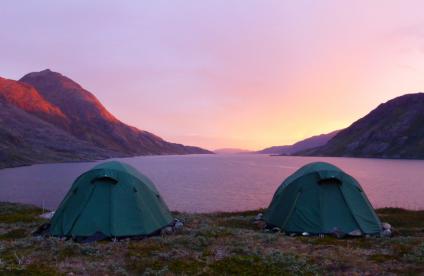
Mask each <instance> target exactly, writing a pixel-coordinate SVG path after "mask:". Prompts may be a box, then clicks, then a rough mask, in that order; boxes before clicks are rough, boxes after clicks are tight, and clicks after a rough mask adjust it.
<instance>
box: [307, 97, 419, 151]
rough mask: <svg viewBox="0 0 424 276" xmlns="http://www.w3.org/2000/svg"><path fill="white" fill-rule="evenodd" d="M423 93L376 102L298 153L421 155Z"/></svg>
mask: <svg viewBox="0 0 424 276" xmlns="http://www.w3.org/2000/svg"><path fill="white" fill-rule="evenodd" d="M423 126H424V93H416V94H407V95H403V96H400V97H397V98H395V99H392V100H390V101H388V102H386V103H383V104H380V105H379V106H378V107H377V108H376V109H374V110H373V111H371V112H370V113H369V114H368V115H366V116H365V117H363V118H361V119H359V120H357V121H356V122H354V123H353V124H352V125H351V126H349V127H348V128H346V129H344V130H342V131H340V132H339V133H338V134H337V135H336V136H335V137H333V139H331V140H330V141H329V142H328V143H327V144H326V145H324V146H322V147H318V148H315V149H311V150H306V151H303V152H300V154H301V155H316V156H352V157H375V158H412V159H423V158H424V127H423Z"/></svg>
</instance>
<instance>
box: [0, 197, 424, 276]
mask: <svg viewBox="0 0 424 276" xmlns="http://www.w3.org/2000/svg"><path fill="white" fill-rule="evenodd" d="M257 212H258V211H251V212H242V213H216V214H184V213H176V214H175V216H176V217H178V218H180V219H182V220H183V221H185V229H184V230H183V231H182V232H181V233H177V234H172V235H167V236H158V237H152V238H148V239H145V240H141V241H128V240H125V241H120V242H97V243H93V244H77V243H74V242H71V241H64V240H60V239H57V238H48V239H44V238H39V237H32V236H31V235H30V233H31V232H32V231H33V230H34V229H36V227H37V226H38V225H40V224H41V223H43V222H45V221H44V220H43V219H40V218H39V217H38V215H39V214H40V213H41V210H40V209H38V208H36V207H33V206H27V205H18V204H10V203H0V274H1V275H3V274H6V275H8V274H10V275H57V274H65V275H80V274H96V275H99V274H109V275H115V274H116V275H128V274H129V275H133V274H145V275H174V274H177V275H181V274H186V275H193V274H203V275H228V274H241V275H291V274H292V275H299V274H309V275H313V274H323V275H328V274H349V275H352V274H368V275H378V274H384V275H387V274H402V275H404V274H410V275H416V274H424V211H406V210H402V209H391V208H390V209H380V210H378V214H379V216H380V218H381V219H382V221H387V222H389V223H391V224H392V225H393V226H394V227H395V229H396V235H395V236H394V237H393V238H358V239H342V240H338V239H335V238H332V237H325V238H318V237H289V236H285V235H283V234H280V233H265V232H263V231H262V230H260V229H258V227H257V226H255V225H254V224H252V222H251V221H252V219H253V217H254V215H255V214H256V213H257Z"/></svg>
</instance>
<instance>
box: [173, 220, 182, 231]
mask: <svg viewBox="0 0 424 276" xmlns="http://www.w3.org/2000/svg"><path fill="white" fill-rule="evenodd" d="M183 227H184V224H183V223H182V222H181V221H179V220H178V221H176V222H175V224H174V230H175V231H182V230H183Z"/></svg>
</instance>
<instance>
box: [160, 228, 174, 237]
mask: <svg viewBox="0 0 424 276" xmlns="http://www.w3.org/2000/svg"><path fill="white" fill-rule="evenodd" d="M173 232H174V231H173V230H172V227H171V226H168V227H165V228H163V229H162V231H161V234H162V235H171V234H172V233H173Z"/></svg>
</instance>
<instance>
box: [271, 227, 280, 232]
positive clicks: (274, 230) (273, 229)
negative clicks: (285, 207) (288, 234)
mask: <svg viewBox="0 0 424 276" xmlns="http://www.w3.org/2000/svg"><path fill="white" fill-rule="evenodd" d="M272 232H274V233H279V232H281V229H280V228H278V227H274V228H272Z"/></svg>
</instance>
